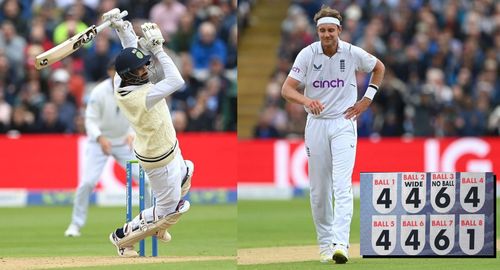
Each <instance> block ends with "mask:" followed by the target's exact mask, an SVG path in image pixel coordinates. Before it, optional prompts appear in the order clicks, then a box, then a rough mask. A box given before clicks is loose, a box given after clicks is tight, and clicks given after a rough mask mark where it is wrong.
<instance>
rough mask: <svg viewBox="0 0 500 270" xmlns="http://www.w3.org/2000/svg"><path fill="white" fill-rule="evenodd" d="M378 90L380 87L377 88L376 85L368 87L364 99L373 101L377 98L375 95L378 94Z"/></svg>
mask: <svg viewBox="0 0 500 270" xmlns="http://www.w3.org/2000/svg"><path fill="white" fill-rule="evenodd" d="M377 90H378V86H376V85H374V84H370V85H368V88H366V92H365V95H364V97H366V98H368V99H369V100H373V98H374V97H375V94H376V93H377Z"/></svg>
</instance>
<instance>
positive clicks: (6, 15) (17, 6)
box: [0, 0, 30, 36]
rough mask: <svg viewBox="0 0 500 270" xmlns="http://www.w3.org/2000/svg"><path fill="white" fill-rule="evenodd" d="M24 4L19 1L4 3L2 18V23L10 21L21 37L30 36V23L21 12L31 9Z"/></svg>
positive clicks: (6, 0) (10, 0)
mask: <svg viewBox="0 0 500 270" xmlns="http://www.w3.org/2000/svg"><path fill="white" fill-rule="evenodd" d="M25 2H26V1H24V3H25ZM24 3H23V2H22V1H18V0H5V1H3V3H2V11H1V16H0V21H10V22H11V23H12V24H13V25H14V26H15V28H16V32H17V33H18V34H19V35H21V36H27V35H28V21H27V20H26V18H24V17H23V15H22V14H21V11H22V10H23V9H24V10H26V9H27V10H30V7H28V6H23V4H24Z"/></svg>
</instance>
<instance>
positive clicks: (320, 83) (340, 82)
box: [312, 79, 344, 88]
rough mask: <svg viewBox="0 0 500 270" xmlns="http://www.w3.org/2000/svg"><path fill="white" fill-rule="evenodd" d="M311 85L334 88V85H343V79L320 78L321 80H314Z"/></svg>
mask: <svg viewBox="0 0 500 270" xmlns="http://www.w3.org/2000/svg"><path fill="white" fill-rule="evenodd" d="M312 85H313V87H315V88H335V87H344V80H341V79H336V80H330V81H329V80H322V81H314V82H313V84H312Z"/></svg>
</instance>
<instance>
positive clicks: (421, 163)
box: [238, 138, 500, 187]
mask: <svg viewBox="0 0 500 270" xmlns="http://www.w3.org/2000/svg"><path fill="white" fill-rule="evenodd" d="M238 155H239V160H238V169H239V171H238V183H239V184H243V185H252V184H254V185H271V186H277V187H290V186H295V187H306V186H307V185H308V180H307V157H306V154H305V149H304V143H303V141H302V140H297V141H287V140H265V141H257V140H248V141H240V142H239V144H238ZM405 171H409V172H411V171H414V172H419V171H429V172H438V171H475V172H498V171H500V138H447V139H425V138H419V139H411V140H408V139H400V138H391V139H389V138H387V139H386V138H383V139H380V140H376V141H375V140H370V139H359V140H358V146H357V156H356V165H355V167H354V173H353V181H354V182H358V181H359V173H360V172H405Z"/></svg>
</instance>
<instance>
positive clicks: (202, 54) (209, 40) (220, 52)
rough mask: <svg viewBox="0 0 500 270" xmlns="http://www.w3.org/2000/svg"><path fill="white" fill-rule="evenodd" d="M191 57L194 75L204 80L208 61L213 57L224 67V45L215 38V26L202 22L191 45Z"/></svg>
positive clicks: (225, 54) (225, 51)
mask: <svg viewBox="0 0 500 270" xmlns="http://www.w3.org/2000/svg"><path fill="white" fill-rule="evenodd" d="M191 55H192V57H193V63H194V71H195V74H198V76H199V77H202V78H206V75H207V72H208V68H209V65H210V60H211V59H212V58H213V57H218V58H219V59H220V60H221V61H222V63H223V64H224V65H225V64H226V59H227V49H226V45H225V44H224V42H222V40H220V39H218V38H217V35H216V30H215V26H214V25H213V24H212V23H210V22H204V23H202V24H201V25H200V27H199V28H198V36H197V37H196V38H195V40H194V42H193V43H192V45H191ZM195 76H196V75H195Z"/></svg>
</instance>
